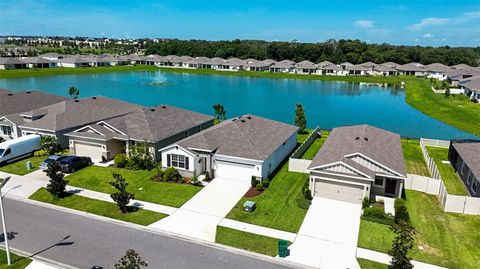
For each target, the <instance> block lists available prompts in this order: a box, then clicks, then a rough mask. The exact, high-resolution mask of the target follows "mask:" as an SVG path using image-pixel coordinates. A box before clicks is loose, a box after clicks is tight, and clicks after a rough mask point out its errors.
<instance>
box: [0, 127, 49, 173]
mask: <svg viewBox="0 0 480 269" xmlns="http://www.w3.org/2000/svg"><path fill="white" fill-rule="evenodd" d="M40 147H41V143H40V136H39V135H26V136H22V137H19V138H15V139H12V140H7V141H5V142H2V143H0V166H1V165H5V164H7V163H8V162H11V161H14V160H18V159H20V158H23V157H27V156H29V155H33V152H35V151H37V150H39V149H40Z"/></svg>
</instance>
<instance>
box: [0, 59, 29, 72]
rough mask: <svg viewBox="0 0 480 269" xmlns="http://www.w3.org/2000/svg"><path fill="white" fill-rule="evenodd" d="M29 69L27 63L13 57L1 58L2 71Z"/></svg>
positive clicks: (0, 67) (0, 68)
mask: <svg viewBox="0 0 480 269" xmlns="http://www.w3.org/2000/svg"><path fill="white" fill-rule="evenodd" d="M24 68H28V65H27V63H26V62H24V61H22V60H20V59H18V58H13V57H0V70H9V69H24Z"/></svg>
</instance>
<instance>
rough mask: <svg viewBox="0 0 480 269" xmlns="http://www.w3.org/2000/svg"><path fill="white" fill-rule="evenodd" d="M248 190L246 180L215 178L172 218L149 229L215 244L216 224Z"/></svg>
mask: <svg viewBox="0 0 480 269" xmlns="http://www.w3.org/2000/svg"><path fill="white" fill-rule="evenodd" d="M249 188H250V182H248V181H245V180H235V179H226V178H215V179H214V180H212V181H211V182H210V183H209V184H208V185H207V186H206V187H204V188H203V189H202V190H201V191H200V192H198V193H197V194H196V195H195V196H193V197H192V198H191V199H190V200H188V201H187V202H186V203H185V204H184V205H183V206H182V207H180V208H179V209H178V210H176V211H175V212H174V213H173V214H172V215H170V216H168V217H166V218H164V219H162V220H159V221H157V222H155V223H153V224H151V225H149V226H150V227H153V228H156V229H160V230H163V231H168V232H172V233H176V234H180V235H185V236H188V237H194V238H197V239H201V240H207V241H211V242H214V241H215V232H216V229H217V224H218V223H220V221H221V220H222V219H223V218H224V217H225V216H226V215H227V214H228V212H230V210H231V209H232V208H233V207H234V206H235V205H236V204H237V202H238V200H240V199H241V198H242V197H243V195H244V194H245V193H246V192H247V191H248V189H249Z"/></svg>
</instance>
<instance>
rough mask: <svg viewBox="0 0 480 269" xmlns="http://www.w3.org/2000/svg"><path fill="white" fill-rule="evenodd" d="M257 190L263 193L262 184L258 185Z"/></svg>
mask: <svg viewBox="0 0 480 269" xmlns="http://www.w3.org/2000/svg"><path fill="white" fill-rule="evenodd" d="M256 188H257V191H263V185H262V183H258V184H257V186H256Z"/></svg>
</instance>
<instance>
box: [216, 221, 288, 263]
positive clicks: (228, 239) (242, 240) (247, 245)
mask: <svg viewBox="0 0 480 269" xmlns="http://www.w3.org/2000/svg"><path fill="white" fill-rule="evenodd" d="M278 240H279V239H277V238H272V237H268V236H263V235H257V234H252V233H247V232H243V231H239V230H235V229H230V228H227V227H222V226H217V234H216V236H215V242H216V243H219V244H222V245H227V246H231V247H235V248H241V249H245V250H248V251H253V252H256V253H261V254H265V255H268V256H272V257H275V256H277V251H278V250H277V245H278Z"/></svg>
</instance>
